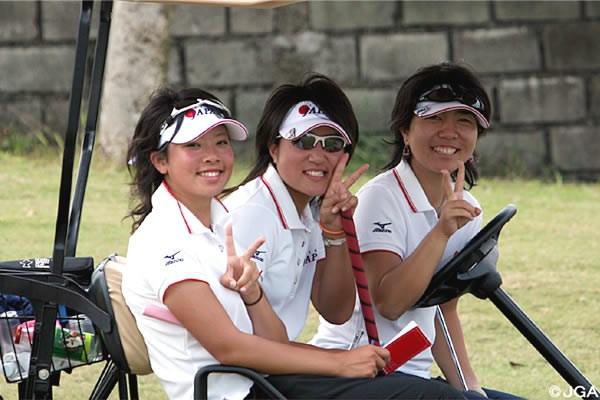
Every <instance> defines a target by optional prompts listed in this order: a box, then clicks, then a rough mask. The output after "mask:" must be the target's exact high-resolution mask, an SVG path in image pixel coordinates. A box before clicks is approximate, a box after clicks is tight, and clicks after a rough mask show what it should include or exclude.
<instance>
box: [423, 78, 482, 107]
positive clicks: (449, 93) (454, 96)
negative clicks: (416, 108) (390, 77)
mask: <svg viewBox="0 0 600 400" xmlns="http://www.w3.org/2000/svg"><path fill="white" fill-rule="evenodd" d="M421 101H434V102H436V103H446V102H449V101H459V102H461V103H462V104H465V105H467V106H471V107H473V108H475V109H477V110H479V111H483V110H485V106H484V104H483V101H482V100H481V99H480V98H479V97H477V96H475V95H474V94H472V93H469V92H468V91H467V90H466V89H465V88H463V87H462V86H456V87H453V86H451V85H448V84H446V83H443V84H441V85H436V86H434V87H433V88H431V89H430V90H428V91H426V92H425V93H423V94H422V95H421V96H419V100H418V101H417V102H421Z"/></svg>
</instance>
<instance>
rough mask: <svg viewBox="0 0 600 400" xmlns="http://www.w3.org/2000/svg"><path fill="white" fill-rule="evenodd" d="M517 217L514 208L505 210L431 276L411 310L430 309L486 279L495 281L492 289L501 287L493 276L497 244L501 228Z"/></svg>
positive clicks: (467, 290)
mask: <svg viewBox="0 0 600 400" xmlns="http://www.w3.org/2000/svg"><path fill="white" fill-rule="evenodd" d="M516 213H517V207H515V206H514V205H512V204H509V205H507V206H506V207H504V208H503V209H502V211H500V212H499V213H498V215H496V216H495V217H494V218H493V219H492V220H491V221H490V222H488V223H487V225H486V226H484V227H483V229H481V230H480V231H479V232H478V233H477V235H475V236H473V238H471V240H469V242H467V244H466V245H465V247H463V249H462V250H461V251H460V252H459V253H458V254H456V255H455V256H454V257H452V259H451V260H450V261H448V262H447V263H446V265H444V266H443V267H442V268H441V269H440V270H439V271H438V272H436V273H435V275H433V277H432V278H431V282H429V286H428V287H427V289H426V290H425V293H423V295H422V296H421V298H420V299H419V300H418V301H417V302H416V303H415V305H414V307H413V308H417V307H430V306H434V305H437V304H442V303H445V302H447V301H449V300H452V299H454V298H456V297H459V296H462V295H463V294H465V293H466V292H469V291H471V289H472V287H473V285H474V284H475V283H476V282H479V281H481V279H482V278H484V277H486V276H490V275H493V276H494V278H495V279H496V283H495V285H496V286H500V284H501V283H502V280H501V278H500V276H499V274H497V272H496V260H497V247H496V244H497V243H498V237H499V236H500V231H501V230H502V228H503V227H504V224H506V223H507V222H508V221H509V220H510V219H511V218H512V217H513V216H514V215H515V214H516ZM488 255H489V256H488ZM482 261H487V262H482ZM474 294H475V293H474ZM476 295H477V294H476ZM478 297H480V296H478Z"/></svg>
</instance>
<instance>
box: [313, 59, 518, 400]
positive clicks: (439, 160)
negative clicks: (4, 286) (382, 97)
mask: <svg viewBox="0 0 600 400" xmlns="http://www.w3.org/2000/svg"><path fill="white" fill-rule="evenodd" d="M490 115H491V104H490V100H489V97H488V95H487V93H486V92H485V90H484V88H483V85H482V84H481V82H480V81H479V79H478V78H477V76H476V75H475V74H474V73H473V72H472V71H471V70H470V69H468V68H467V67H466V66H463V65H459V64H452V63H442V64H437V65H431V66H427V67H423V68H421V69H419V70H418V71H417V72H416V73H414V74H413V75H412V76H411V77H409V78H408V79H407V80H406V81H405V82H404V84H403V85H402V87H401V88H400V90H399V91H398V94H397V97H396V103H395V104H394V108H393V111H392V118H391V123H390V129H391V131H392V134H393V137H394V141H393V143H394V154H393V159H392V161H391V162H390V163H389V164H388V167H389V169H388V170H387V171H385V172H383V173H381V174H379V175H378V176H376V177H375V178H373V179H372V180H370V181H369V182H368V183H367V184H365V185H364V186H363V187H362V188H361V189H360V191H359V192H358V193H357V196H358V198H359V200H360V203H359V206H358V207H357V210H356V213H355V216H354V218H355V221H356V226H357V234H358V238H359V240H360V243H361V249H362V251H363V259H364V264H365V270H366V273H367V277H368V283H369V287H370V288H372V290H371V297H372V299H373V304H374V305H375V311H376V312H375V320H376V323H377V327H378V329H379V333H380V339H381V340H382V341H384V342H388V341H389V340H390V339H391V338H393V337H394V336H395V335H396V334H397V332H399V331H401V330H402V329H403V328H404V327H405V326H406V325H407V324H409V323H411V322H412V321H415V322H417V324H418V325H419V326H420V327H421V328H422V329H423V331H424V332H425V334H426V335H427V336H428V338H429V340H430V341H431V342H432V343H434V344H433V346H432V347H431V349H427V350H425V351H423V352H421V353H420V354H417V355H416V356H415V357H413V358H412V359H411V360H409V361H408V362H407V363H406V364H405V365H403V366H401V367H400V368H398V370H397V371H398V372H401V373H405V374H410V375H414V376H419V377H421V378H424V379H427V380H430V378H431V373H430V368H431V366H432V365H433V362H434V360H435V362H436V363H437V365H438V366H439V367H440V369H441V370H442V372H443V374H444V376H445V378H446V380H444V381H443V382H446V381H447V382H448V383H449V385H451V386H452V387H454V388H456V389H458V390H461V391H462V392H463V394H464V395H465V397H466V398H468V399H477V398H485V397H490V398H497V399H514V398H517V397H515V396H512V395H510V394H506V393H501V392H498V391H493V390H489V389H483V388H482V387H481V386H480V384H479V382H478V380H477V376H476V375H475V373H474V371H473V369H472V368H471V364H470V361H469V358H468V355H467V351H466V346H465V343H464V337H463V333H462V327H461V323H460V319H459V317H458V311H457V303H458V299H454V300H451V301H449V302H447V303H445V304H442V305H440V306H439V307H437V306H436V307H426V308H414V305H415V303H416V301H417V300H418V299H419V297H420V296H421V295H422V294H423V292H424V291H425V289H426V287H427V286H428V284H429V282H430V281H431V278H432V276H433V274H434V273H435V272H436V271H437V270H438V268H440V267H441V266H442V265H444V264H445V263H446V262H447V261H448V260H450V258H451V257H452V256H453V255H454V254H456V253H457V252H458V251H459V250H460V249H462V248H463V247H464V245H465V244H466V243H467V242H468V241H469V239H470V238H471V237H473V236H474V235H475V234H476V233H477V232H478V231H479V229H480V228H481V220H482V214H481V208H480V206H479V203H478V202H477V200H476V199H475V198H474V197H473V196H472V195H471V194H470V193H469V192H468V190H466V189H470V188H471V187H472V186H473V185H474V183H475V179H476V178H477V170H476V168H475V164H474V163H473V162H472V160H473V155H474V152H475V145H476V142H477V138H478V136H479V134H480V133H482V132H483V131H484V130H485V129H486V128H487V127H488V126H489V118H490ZM451 176H452V178H451ZM452 180H454V182H452ZM374 226H375V227H376V228H374ZM383 227H385V228H386V229H382V228H383ZM361 329H364V322H363V316H362V315H361V312H360V308H359V307H356V308H355V311H354V314H353V316H352V319H351V320H350V321H349V322H348V323H346V324H343V325H335V324H331V323H329V322H328V321H323V320H321V325H320V326H319V332H318V333H317V335H316V337H315V338H313V340H312V343H315V344H317V345H321V346H324V347H328V348H340V349H341V348H346V347H347V346H348V345H349V343H350V340H351V338H352V337H353V336H354V335H356V334H357V333H358V332H360V330H361ZM444 332H449V335H444V334H443V333H444ZM456 366H458V367H456ZM434 380H435V379H434ZM440 381H441V380H440Z"/></svg>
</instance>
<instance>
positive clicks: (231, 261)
mask: <svg viewBox="0 0 600 400" xmlns="http://www.w3.org/2000/svg"><path fill="white" fill-rule="evenodd" d="M264 242H265V239H264V238H262V237H259V238H258V239H256V241H255V242H254V243H252V245H250V247H248V249H247V250H246V251H245V252H244V254H242V255H240V256H238V255H237V253H236V251H235V245H234V244H233V229H232V227H231V224H229V225H227V226H226V227H225V247H226V248H227V269H226V270H225V273H224V274H223V276H221V285H223V286H225V287H226V288H228V289H231V290H235V291H238V292H240V294H241V295H242V298H243V299H244V300H246V299H245V298H246V297H247V298H249V299H253V298H256V297H257V295H258V294H259V293H260V285H259V283H258V278H259V277H260V274H261V272H260V270H259V269H258V268H257V267H256V263H255V262H254V261H252V256H253V255H254V253H255V252H256V250H258V248H259V247H260V246H262V245H263V243H264Z"/></svg>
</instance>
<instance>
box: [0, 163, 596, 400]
mask: <svg viewBox="0 0 600 400" xmlns="http://www.w3.org/2000/svg"><path fill="white" fill-rule="evenodd" d="M0 164H1V165H2V169H1V172H0V187H1V188H2V189H1V191H0V260H15V259H20V258H32V257H49V256H51V255H52V248H53V241H54V229H55V223H56V212H57V204H58V185H59V180H60V165H61V160H60V159H59V157H56V156H52V155H45V156H42V157H16V156H11V155H7V154H2V153H0ZM364 180H366V178H365V179H364ZM364 180H363V181H364ZM127 182H128V176H127V173H126V172H125V171H124V168H122V167H120V166H118V167H117V166H113V165H107V164H104V163H101V162H97V161H95V162H94V164H93V167H92V171H91V173H90V178H89V184H88V188H87V193H86V199H85V205H84V212H83V216H82V221H81V230H80V235H79V241H78V248H77V255H81V256H93V257H94V259H95V260H96V263H98V262H99V261H100V260H101V259H102V258H103V257H105V256H107V255H108V254H110V253H113V252H117V253H120V254H125V253H126V249H127V238H128V235H129V230H130V223H129V221H123V216H124V215H125V213H126V212H127V207H128V190H129V189H128V186H127ZM359 186H360V182H359V183H358V184H357V185H356V187H359ZM472 192H473V193H474V194H475V196H476V197H477V198H478V199H479V201H480V203H481V204H482V206H483V208H484V219H485V220H486V221H488V220H489V219H491V218H492V217H493V216H494V215H496V213H497V212H499V211H500V210H501V209H502V208H503V207H504V206H505V205H506V204H509V203H512V204H515V205H516V206H517V208H518V212H517V215H516V216H515V217H514V218H513V219H512V220H511V221H510V222H509V223H508V224H507V225H506V227H505V228H504V230H503V231H502V235H501V237H500V260H499V263H498V269H499V271H500V272H501V274H502V277H503V280H504V283H503V288H504V289H505V290H506V291H507V292H508V293H509V294H510V296H511V297H512V298H513V299H514V300H515V301H516V302H517V303H518V304H519V305H520V306H521V308H523V310H524V311H525V312H526V313H527V314H528V315H529V316H530V317H531V318H532V319H533V320H534V321H535V322H536V323H537V325H538V326H539V327H540V328H541V329H542V330H543V331H544V332H545V333H546V334H547V335H548V336H549V337H550V338H551V339H552V341H553V342H554V343H555V344H556V345H557V346H558V347H559V348H560V349H561V350H562V351H563V352H564V353H565V354H566V355H567V356H568V357H569V359H571V360H572V361H573V362H574V363H575V365H576V366H577V367H578V368H579V369H580V370H581V371H582V372H583V373H584V374H585V375H586V376H587V378H588V379H590V380H591V381H592V382H595V383H596V384H598V382H600V360H599V359H598V357H597V348H598V346H600V326H599V324H598V318H597V316H596V315H595V312H594V311H593V310H598V309H599V308H600V293H599V292H598V289H597V288H598V287H600V274H598V273H597V270H596V268H597V267H598V265H597V264H598V255H600V244H599V241H598V231H599V228H598V227H599V226H600V213H599V212H598V207H599V206H598V204H600V185H598V184H567V183H560V182H558V183H542V182H539V181H519V180H512V181H505V180H490V179H484V180H482V181H481V182H480V184H479V185H478V186H477V187H475V188H474V189H473V191H472ZM460 311H461V316H462V319H463V328H464V331H465V336H466V338H467V344H468V347H469V352H470V355H471V361H472V364H473V366H474V368H475V371H476V372H477V375H478V377H479V379H480V382H481V383H482V384H483V385H484V386H489V387H492V388H496V389H500V390H505V391H510V392H514V393H517V394H520V395H522V396H524V397H527V398H530V399H546V398H550V396H549V394H548V391H549V389H550V387H551V386H553V385H557V386H558V387H559V389H560V390H563V391H565V392H566V390H567V384H566V383H565V382H564V380H563V379H562V378H561V377H560V376H559V375H558V374H557V373H556V372H555V371H554V370H553V369H552V368H551V367H550V366H549V364H548V363H547V362H546V361H545V360H544V359H543V358H542V357H541V356H540V355H539V353H538V352H537V351H536V350H535V349H534V348H533V347H532V346H531V345H530V344H529V342H527V340H526V339H524V338H523V337H522V336H521V335H520V334H519V333H518V331H517V330H516V329H515V328H514V327H513V326H512V325H511V324H510V323H509V322H508V320H507V319H506V318H505V317H504V316H503V315H502V314H501V313H500V312H499V311H498V310H497V309H496V308H495V307H494V305H493V304H492V303H491V302H490V301H483V300H479V299H476V298H474V297H473V296H470V295H467V296H465V297H464V298H463V299H462V300H461V309H460ZM316 321H317V319H316V316H315V315H314V313H312V314H311V318H310V320H309V322H308V324H307V326H306V329H305V332H304V334H303V339H304V340H306V339H308V338H310V337H311V335H312V334H313V333H314V331H315V329H316ZM100 368H101V364H97V365H94V366H92V367H88V368H79V369H75V370H74V371H73V373H72V374H70V375H69V374H62V376H61V386H60V387H59V388H57V389H55V391H54V396H55V398H56V399H67V398H77V399H79V398H85V397H87V394H88V393H89V392H90V390H91V388H92V387H93V384H94V382H95V379H96V378H97V376H98V373H99V371H100ZM434 373H437V372H436V371H434ZM140 390H141V393H142V394H141V398H143V399H165V398H166V396H165V395H164V392H163V391H162V389H161V388H160V385H158V383H157V381H156V379H155V378H154V377H152V376H149V377H142V378H141V385H140ZM0 394H1V395H2V396H3V397H4V399H5V400H9V399H16V385H9V384H7V383H6V382H5V381H4V379H3V378H1V377H0ZM112 398H114V399H116V398H117V396H116V395H114V394H113V397H112Z"/></svg>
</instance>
